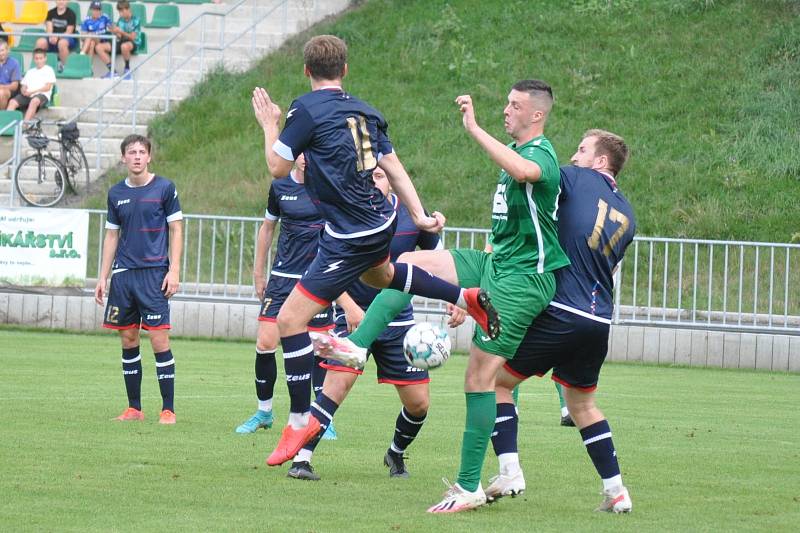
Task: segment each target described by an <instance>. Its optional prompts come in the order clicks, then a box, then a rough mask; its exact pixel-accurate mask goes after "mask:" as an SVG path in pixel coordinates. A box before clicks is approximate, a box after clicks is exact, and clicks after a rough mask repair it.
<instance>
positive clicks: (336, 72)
mask: <svg viewBox="0 0 800 533" xmlns="http://www.w3.org/2000/svg"><path fill="white" fill-rule="evenodd" d="M303 62H304V63H305V64H306V67H307V68H308V71H309V72H310V73H311V77H312V78H315V79H318V80H339V79H342V78H343V77H344V67H345V65H346V64H347V45H346V44H345V42H344V41H343V40H341V39H340V38H338V37H336V36H335V35H317V36H316V37H312V38H311V40H309V41H308V42H307V43H306V45H305V46H304V47H303Z"/></svg>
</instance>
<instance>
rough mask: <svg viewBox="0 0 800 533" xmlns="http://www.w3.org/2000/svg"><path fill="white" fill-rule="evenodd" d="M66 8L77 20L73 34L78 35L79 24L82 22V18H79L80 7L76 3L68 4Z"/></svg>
mask: <svg viewBox="0 0 800 533" xmlns="http://www.w3.org/2000/svg"><path fill="white" fill-rule="evenodd" d="M67 7H68V8H70V9H71V10H72V11H74V12H75V18H76V20H77V24H76V26H77V27H76V28H75V33H78V30H80V29H81V22H83V17H81V5H80V4H79V3H78V2H69V3H68V4H67Z"/></svg>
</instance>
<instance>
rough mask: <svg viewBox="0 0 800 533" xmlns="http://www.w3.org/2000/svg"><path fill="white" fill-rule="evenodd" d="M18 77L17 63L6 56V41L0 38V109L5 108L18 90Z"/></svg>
mask: <svg viewBox="0 0 800 533" xmlns="http://www.w3.org/2000/svg"><path fill="white" fill-rule="evenodd" d="M20 78H21V76H20V68H19V63H18V62H17V60H16V59H14V58H13V57H8V42H7V41H3V40H0V109H5V108H6V106H7V105H8V101H9V100H10V99H11V98H13V97H14V96H16V95H17V93H18V92H19V80H20Z"/></svg>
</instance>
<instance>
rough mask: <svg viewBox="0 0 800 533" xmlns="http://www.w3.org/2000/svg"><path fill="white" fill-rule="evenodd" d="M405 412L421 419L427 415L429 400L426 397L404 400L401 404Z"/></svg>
mask: <svg viewBox="0 0 800 533" xmlns="http://www.w3.org/2000/svg"><path fill="white" fill-rule="evenodd" d="M403 406H404V407H405V408H406V411H408V413H409V414H410V415H412V416H415V417H417V418H422V417H424V416H425V415H427V414H428V407H430V400H429V398H428V396H420V397H417V398H412V399H409V400H406V402H405V403H404V404H403Z"/></svg>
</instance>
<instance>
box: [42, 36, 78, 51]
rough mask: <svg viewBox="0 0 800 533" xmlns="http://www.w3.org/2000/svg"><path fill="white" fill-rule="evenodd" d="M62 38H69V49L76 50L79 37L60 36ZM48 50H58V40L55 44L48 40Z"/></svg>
mask: <svg viewBox="0 0 800 533" xmlns="http://www.w3.org/2000/svg"><path fill="white" fill-rule="evenodd" d="M61 39H66V40H67V43H69V49H70V50H74V49H75V48H76V47H77V46H78V39H76V38H75V37H59V38H58V40H59V41H60V40H61ZM47 51H48V52H53V53H55V52H58V42H57V41H56V44H53V43H51V42H50V40H49V39H48V41H47Z"/></svg>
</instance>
